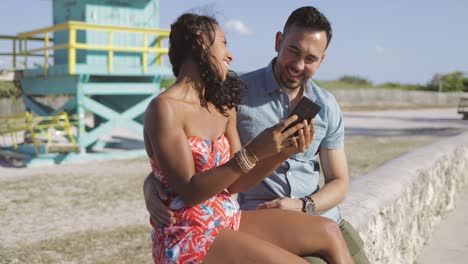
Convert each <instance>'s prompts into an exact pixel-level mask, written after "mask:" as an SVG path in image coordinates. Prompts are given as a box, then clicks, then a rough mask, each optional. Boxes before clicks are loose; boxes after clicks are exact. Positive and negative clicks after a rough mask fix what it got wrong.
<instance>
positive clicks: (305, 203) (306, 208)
mask: <svg viewBox="0 0 468 264" xmlns="http://www.w3.org/2000/svg"><path fill="white" fill-rule="evenodd" d="M301 200H302V212H304V213H307V214H311V215H315V214H317V208H316V207H315V202H314V200H313V199H312V198H310V196H304V197H302V198H301Z"/></svg>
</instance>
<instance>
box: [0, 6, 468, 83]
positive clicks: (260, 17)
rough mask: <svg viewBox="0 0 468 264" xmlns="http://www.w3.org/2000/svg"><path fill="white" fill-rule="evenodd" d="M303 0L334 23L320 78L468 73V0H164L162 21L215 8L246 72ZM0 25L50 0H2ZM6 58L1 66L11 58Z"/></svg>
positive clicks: (16, 25) (38, 12)
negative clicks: (187, 12) (186, 13)
mask: <svg viewBox="0 0 468 264" xmlns="http://www.w3.org/2000/svg"><path fill="white" fill-rule="evenodd" d="M303 5H313V6H315V7H317V8H319V9H320V10H321V11H322V12H323V13H324V14H325V15H326V16H327V17H328V18H329V20H330V21H331V23H332V27H333V30H334V36H333V39H332V42H331V44H330V47H329V48H328V51H327V57H326V59H325V61H324V63H323V64H322V66H321V68H320V70H319V71H318V72H317V73H316V75H315V78H316V79H319V80H325V79H336V78H339V77H340V76H343V75H345V74H346V75H359V76H362V77H365V78H368V79H369V80H371V81H373V82H374V83H383V82H389V81H391V82H401V83H414V84H416V83H419V84H425V83H427V82H428V81H429V80H430V79H431V77H432V76H433V74H435V73H449V72H453V71H463V72H467V73H468V1H462V0H445V1H440V0H439V1H435V0H412V1H404V0H392V1H390V0H360V1H330V0H328V1H327V0H323V1H322V0H317V1H298V0H288V1H279V0H278V1H260V0H257V1H253V0H251V1H245V0H236V1H233V0H219V1H213V0H211V1H205V0H192V1H183V0H161V1H160V26H161V28H164V29H168V28H169V25H170V23H171V22H173V21H174V20H175V19H176V18H177V16H179V15H180V14H182V13H183V12H186V11H189V10H195V11H199V12H200V11H206V12H208V13H209V14H215V16H216V18H217V19H218V21H219V22H220V24H221V26H222V27H223V28H224V29H225V31H226V33H227V38H228V48H229V49H230V51H231V53H232V54H233V55H234V61H233V63H232V68H233V69H234V70H237V71H242V72H245V71H249V70H254V69H257V68H260V67H263V66H265V65H267V64H268V62H269V61H270V59H271V58H273V57H274V56H275V51H274V37H275V33H276V32H277V31H278V30H281V29H282V27H283V25H284V22H285V21H286V18H287V17H288V15H289V14H290V13H291V12H292V11H293V10H294V9H296V8H297V7H300V6H303ZM0 25H2V26H1V30H0V34H2V35H15V34H17V33H19V32H24V31H30V30H33V29H38V28H42V27H46V26H50V25H52V0H15V1H9V0H0ZM5 47H7V49H8V46H7V45H6V44H5V43H3V42H2V43H0V49H2V50H5ZM0 60H1V61H0V68H5V67H7V66H8V63H9V62H8V61H6V59H5V58H0Z"/></svg>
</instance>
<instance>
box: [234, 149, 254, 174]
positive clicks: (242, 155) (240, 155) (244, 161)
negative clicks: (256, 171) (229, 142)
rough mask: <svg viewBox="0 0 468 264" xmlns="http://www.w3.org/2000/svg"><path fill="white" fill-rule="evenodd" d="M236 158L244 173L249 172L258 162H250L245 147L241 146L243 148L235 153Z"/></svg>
mask: <svg viewBox="0 0 468 264" xmlns="http://www.w3.org/2000/svg"><path fill="white" fill-rule="evenodd" d="M234 158H235V159H236V162H237V165H238V166H239V168H240V169H241V170H242V172H244V173H247V172H248V171H249V170H251V169H253V167H255V164H256V163H252V162H250V160H249V158H248V157H247V151H246V150H245V148H241V150H239V151H238V152H237V153H236V154H234Z"/></svg>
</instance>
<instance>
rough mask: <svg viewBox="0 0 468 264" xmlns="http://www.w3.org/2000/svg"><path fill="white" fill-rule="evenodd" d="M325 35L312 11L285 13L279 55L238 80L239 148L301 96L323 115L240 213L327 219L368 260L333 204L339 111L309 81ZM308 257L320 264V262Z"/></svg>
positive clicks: (340, 141)
mask: <svg viewBox="0 0 468 264" xmlns="http://www.w3.org/2000/svg"><path fill="white" fill-rule="evenodd" d="M331 37H332V29H331V26H330V23H329V21H328V20H327V18H326V17H325V16H324V15H323V14H321V13H320V12H319V11H318V10H317V9H315V8H314V7H301V8H298V9H296V10H295V11H294V12H293V13H292V14H291V15H290V16H289V18H288V20H287V22H286V24H285V26H284V29H283V32H278V33H276V42H275V50H276V52H277V53H278V54H277V57H276V58H274V59H273V60H272V61H271V63H270V64H269V65H268V66H267V67H265V68H262V69H259V70H256V71H253V72H250V73H247V74H245V75H243V76H242V77H241V78H242V79H243V80H244V82H245V83H246V85H247V90H246V92H245V94H244V95H243V98H242V102H241V104H240V106H239V111H238V114H237V129H238V131H239V136H240V139H241V141H242V144H243V145H244V144H246V143H248V142H249V141H250V140H252V139H253V138H254V137H255V136H256V135H257V134H259V133H260V132H261V131H262V130H263V129H265V128H267V127H271V126H273V125H275V124H277V123H278V122H279V121H280V120H283V119H286V118H287V117H288V116H289V114H290V112H291V111H292V110H293V109H294V108H295V107H296V106H297V104H298V103H299V101H300V100H301V99H302V98H303V97H307V98H308V99H310V100H312V101H314V102H315V103H316V104H318V105H320V106H321V111H320V112H319V113H318V115H317V116H316V117H315V118H314V124H315V136H314V140H313V143H312V144H311V145H310V146H309V148H308V150H306V151H305V152H304V153H300V154H297V155H295V156H293V157H291V158H289V159H288V160H287V161H285V162H284V163H283V164H282V165H280V166H279V167H278V168H277V169H276V170H275V171H274V172H273V173H272V175H271V176H269V177H268V178H266V179H265V180H264V181H263V182H261V183H259V184H258V185H256V186H254V187H252V188H250V189H249V190H247V191H245V192H243V193H239V195H238V201H239V204H240V206H241V209H242V210H255V209H257V210H260V209H263V210H267V209H269V208H280V209H286V210H295V211H302V212H304V213H308V214H320V215H322V216H324V217H328V218H331V219H333V220H335V221H336V222H337V223H338V224H339V225H340V228H341V230H342V232H343V236H344V238H345V240H346V242H347V244H348V247H349V249H350V253H351V255H352V256H353V258H354V261H355V263H369V262H368V260H367V258H366V256H365V254H364V252H363V249H362V247H363V243H362V240H361V239H360V238H359V236H358V234H357V233H356V231H355V230H354V229H353V228H352V227H351V226H350V225H349V223H347V222H346V221H344V220H343V219H342V218H341V215H340V211H339V209H338V207H337V205H338V204H339V203H340V202H341V201H343V199H344V198H345V196H346V192H347V189H348V183H349V176H348V165H347V159H346V154H345V152H344V149H343V147H344V127H343V116H342V112H341V110H340V108H339V106H338V104H337V102H336V101H335V98H334V97H333V96H332V95H331V94H330V93H329V92H327V91H325V90H323V89H321V88H319V87H318V86H316V85H315V84H314V83H313V82H312V80H311V78H312V76H313V75H314V73H315V72H316V71H317V70H318V68H319V67H320V65H321V63H322V62H323V60H324V58H325V51H326V48H327V47H328V44H329V43H330V40H331ZM317 154H318V156H319V157H320V163H321V165H322V170H323V174H324V176H325V185H324V186H323V187H322V188H319V186H318V182H319V176H320V168H319V164H318V162H317V160H316V156H317ZM149 178H151V177H149ZM149 178H148V179H147V180H146V181H145V187H144V190H145V199H146V201H147V207H148V210H149V211H150V213H151V216H152V219H153V221H155V222H157V223H160V224H170V222H171V219H170V216H171V215H170V214H168V213H165V212H166V210H158V208H162V207H161V205H159V200H158V199H157V198H155V197H149V196H154V195H150V194H151V193H156V191H153V190H152V188H154V186H153V184H149V183H151V182H152V181H151V180H150V179H149ZM163 198H164V197H161V199H163ZM155 204H156V205H155ZM307 259H308V261H309V262H310V263H323V261H321V260H320V259H318V258H312V257H309V258H307Z"/></svg>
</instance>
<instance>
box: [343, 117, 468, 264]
mask: <svg viewBox="0 0 468 264" xmlns="http://www.w3.org/2000/svg"><path fill="white" fill-rule="evenodd" d="M344 115H345V118H344V120H345V127H346V134H347V135H368V136H384V135H388V136H405V135H408V136H409V135H435V136H441V137H447V136H452V135H457V134H459V133H461V132H464V131H468V120H462V119H461V115H459V114H457V111H456V109H455V108H450V109H422V110H403V111H393V110H392V111H375V112H346V113H345V114H344ZM464 193H465V195H464V196H462V197H459V199H458V201H457V202H456V209H455V210H454V211H452V212H450V213H449V214H448V215H447V216H446V218H445V219H443V220H442V222H441V223H439V225H438V226H437V227H436V228H435V231H434V233H433V237H432V238H431V240H430V241H429V242H428V244H427V245H426V246H425V247H424V248H423V250H422V252H421V254H420V256H419V258H418V260H417V263H418V264H436V263H437V264H439V263H450V264H462V263H468V188H467V189H466V191H465V192H464Z"/></svg>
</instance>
